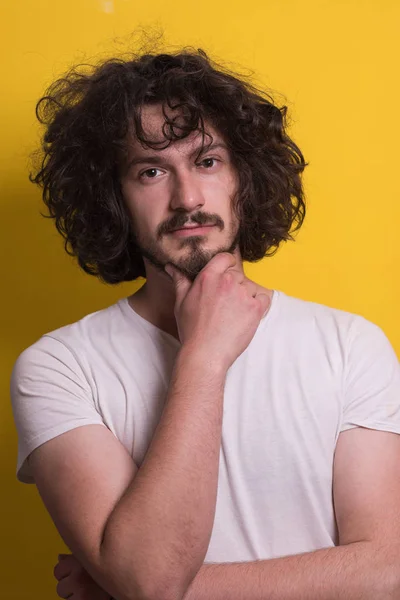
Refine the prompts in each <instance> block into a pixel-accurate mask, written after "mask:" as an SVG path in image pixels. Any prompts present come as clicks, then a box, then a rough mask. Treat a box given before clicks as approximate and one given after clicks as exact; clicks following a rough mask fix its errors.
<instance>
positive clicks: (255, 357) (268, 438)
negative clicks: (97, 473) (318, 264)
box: [11, 290, 400, 563]
mask: <svg viewBox="0 0 400 600" xmlns="http://www.w3.org/2000/svg"><path fill="white" fill-rule="evenodd" d="M179 348H180V343H179V342H178V340H176V339H175V338H174V337H173V336H171V335H169V334H168V333H165V332H164V331H162V330H161V329H159V328H158V327H156V326H155V325H153V324H151V323H149V322H148V321H147V320H145V319H143V318H142V317H140V316H139V315H138V314H137V313H136V312H135V311H134V310H133V309H132V308H131V306H130V305H129V304H128V301H127V298H122V299H121V300H119V301H118V302H116V303H115V304H113V305H111V306H109V307H107V308H105V309H103V310H100V311H97V312H95V313H92V314H89V315H87V316H85V317H84V318H82V319H81V320H79V321H77V322H76V323H72V324H70V325H66V326H64V327H61V328H59V329H57V330H55V331H52V332H50V333H48V334H45V335H43V336H42V337H41V338H40V339H39V340H38V341H37V342H35V343H34V344H33V345H31V346H30V347H28V348H27V349H26V350H24V351H23V352H22V353H21V354H20V356H19V357H18V359H17V361H16V363H15V365H14V369H13V372H12V377H11V398H12V406H13V412H14V418H15V423H16V427H17V431H18V460H17V477H18V480H19V481H21V482H24V483H34V481H33V478H32V476H31V473H30V470H29V466H28V464H27V462H26V458H27V456H28V455H29V454H30V452H32V450H34V449H35V448H37V447H38V446H40V445H41V444H43V443H44V442H46V441H48V440H50V439H52V438H54V437H55V436H58V435H60V434H62V433H64V432H66V431H68V430H70V429H73V428H75V427H80V426H83V425H88V424H91V423H99V424H101V425H104V426H106V427H108V428H109V429H110V430H111V431H112V432H113V433H114V435H115V436H116V437H117V438H118V439H119V440H120V442H121V443H122V444H123V445H124V446H125V448H126V449H127V450H128V452H129V453H130V454H131V456H132V458H133V460H134V461H135V462H136V464H137V465H138V466H139V467H140V465H141V463H142V461H143V459H144V456H145V454H146V451H147V449H148V446H149V444H150V442H151V439H152V436H153V434H154V431H155V428H156V426H157V423H158V421H159V419H160V417H161V412H162V409H163V405H164V402H165V399H166V395H167V392H168V386H169V381H170V377H171V373H172V369H173V365H174V361H175V358H176V353H177V352H178V350H179ZM357 426H362V427H367V428H370V429H379V430H382V431H390V432H394V433H400V368H399V361H398V359H397V356H396V354H395V352H394V350H393V348H392V346H391V345H390V343H389V341H388V339H387V337H386V335H385V334H384V333H383V331H382V330H381V329H380V328H379V327H378V326H377V325H375V324H373V323H371V322H370V321H368V320H366V319H364V318H363V317H361V316H358V315H354V314H351V313H348V312H345V311H341V310H338V309H334V308H329V307H327V306H324V305H321V304H317V303H313V302H308V301H304V300H300V299H298V298H294V297H292V296H289V295H287V294H285V293H284V292H282V291H278V290H275V291H274V294H273V299H272V303H271V307H270V310H269V312H268V313H267V315H266V316H265V317H264V318H263V319H262V320H261V322H260V325H259V327H258V329H257V331H256V334H255V336H254V338H253V339H252V341H251V342H250V344H249V346H248V347H247V348H246V350H245V351H244V352H243V353H242V354H241V355H240V356H239V358H238V359H237V360H236V361H235V363H234V364H233V365H232V366H231V368H230V369H229V371H228V373H227V377H226V384H225V395H224V412H223V426H222V443H221V451H220V462H219V479H218V495H217V504H216V514H215V521H214V526H213V530H212V536H211V540H210V544H209V548H208V552H207V555H206V558H205V562H216V563H218V562H243V561H254V560H262V559H269V558H274V557H279V556H285V555H290V554H297V553H301V552H310V551H313V550H317V549H319V548H327V547H331V546H334V545H337V543H338V537H337V528H336V522H335V515H334V509H333V501H332V467H333V458H334V452H335V445H336V442H337V439H338V436H339V433H340V432H341V431H344V430H346V429H350V428H352V427H357Z"/></svg>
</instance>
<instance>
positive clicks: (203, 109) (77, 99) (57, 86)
mask: <svg viewBox="0 0 400 600" xmlns="http://www.w3.org/2000/svg"><path fill="white" fill-rule="evenodd" d="M79 66H84V65H78V67H79ZM87 66H88V65H86V67H87ZM78 67H73V68H72V69H70V70H69V71H68V73H67V74H66V75H65V76H64V77H62V78H61V79H58V80H56V81H55V82H54V83H52V84H51V85H50V87H49V88H48V90H47V92H46V95H45V96H43V97H42V98H41V99H40V100H39V101H38V103H37V105H36V116H37V118H38V120H39V121H40V122H41V123H42V124H44V125H45V126H46V130H45V133H44V136H43V141H42V144H41V147H40V149H39V151H38V152H39V157H40V162H39V165H40V166H38V168H37V169H36V170H35V171H36V174H35V175H32V173H31V174H30V176H29V178H30V181H32V182H33V183H36V184H38V185H40V186H41V187H42V188H43V192H42V193H43V200H44V203H45V204H46V206H47V207H48V210H49V215H42V216H45V217H47V218H54V219H55V225H56V227H57V230H58V231H59V232H60V233H61V234H62V236H63V237H64V238H65V244H64V246H65V250H66V251H67V253H68V254H70V255H72V256H76V257H77V259H78V262H79V265H80V267H81V268H82V269H83V270H84V271H85V272H86V273H89V274H90V275H96V276H97V277H99V279H100V280H102V281H103V282H105V283H109V284H116V283H120V282H122V281H132V280H134V279H137V278H138V277H145V276H146V272H145V266H144V262H143V258H142V256H141V254H140V250H139V248H138V247H137V244H136V243H135V235H134V233H133V229H132V222H131V216H130V214H129V213H128V209H127V207H126V205H125V202H124V200H123V197H122V192H121V183H120V166H121V162H122V161H123V159H124V157H126V156H127V147H128V143H129V139H128V138H129V134H130V133H131V132H132V131H134V132H135V135H136V137H137V139H139V140H140V141H141V142H142V143H145V144H146V145H147V146H148V147H153V144H152V143H151V142H150V141H149V140H146V139H145V138H144V132H143V128H142V124H141V108H142V107H143V105H145V104H158V103H162V106H163V109H164V114H165V124H164V127H163V132H164V135H165V138H166V141H167V142H168V145H169V144H170V143H171V142H173V141H174V140H178V139H182V138H184V137H187V136H188V135H189V134H190V133H191V132H193V131H201V133H202V136H203V148H204V136H205V135H209V134H207V133H206V132H205V129H204V120H205V119H206V120H208V121H209V122H210V123H211V124H212V126H213V127H214V128H215V129H216V130H217V131H219V132H221V134H222V135H223V136H224V138H225V141H226V143H227V145H228V148H229V151H230V155H231V157H232V162H233V166H234V167H235V168H236V171H237V174H238V190H237V195H236V198H235V200H234V202H233V210H234V211H235V214H236V215H237V216H238V218H239V223H240V230H239V249H240V253H241V257H242V259H243V260H245V261H249V262H256V261H258V260H260V259H262V258H263V257H264V256H272V255H273V254H275V252H276V251H277V249H278V246H279V244H280V243H281V241H283V240H289V239H290V240H293V237H292V235H291V233H290V231H291V230H292V231H296V230H297V229H299V228H300V226H301V225H302V223H303V220H304V217H305V203H304V193H303V187H302V182H301V177H300V175H301V173H302V171H303V170H304V167H305V166H306V163H305V161H304V158H303V155H302V153H301V151H300V150H299V148H298V147H297V146H296V144H295V143H294V142H293V141H292V140H291V139H290V137H289V136H288V135H287V133H286V131H285V128H286V112H287V107H286V106H284V107H282V108H278V107H277V106H276V105H275V104H274V101H273V99H272V97H271V96H270V95H269V94H267V93H266V92H263V91H260V90H259V89H257V88H256V87H255V86H254V85H252V84H251V83H250V82H247V81H245V80H244V78H239V77H237V76H235V74H234V73H233V72H229V71H228V69H226V68H222V67H220V66H218V68H217V66H216V63H215V62H213V61H212V60H211V59H210V58H209V57H208V56H207V54H206V53H205V52H204V50H202V49H198V50H197V51H196V49H192V48H188V47H185V48H183V49H180V50H179V51H177V52H172V53H161V54H154V53H144V54H142V55H133V58H132V55H130V57H129V59H126V60H125V59H121V58H113V59H109V60H105V61H104V62H102V63H101V64H99V65H97V66H93V65H92V66H90V65H89V67H90V69H89V71H87V69H86V72H85V70H82V69H81V71H79V70H78ZM173 102H175V104H174V103H173ZM166 104H167V105H168V106H169V107H171V108H177V107H179V108H180V109H181V110H182V111H183V114H184V116H185V119H184V123H183V126H182V125H181V124H180V126H179V128H177V126H176V124H174V122H173V119H172V120H169V119H168V116H167V115H166V113H165V108H164V107H165V106H166ZM177 129H179V130H180V131H177ZM209 137H212V136H209ZM292 227H293V229H292Z"/></svg>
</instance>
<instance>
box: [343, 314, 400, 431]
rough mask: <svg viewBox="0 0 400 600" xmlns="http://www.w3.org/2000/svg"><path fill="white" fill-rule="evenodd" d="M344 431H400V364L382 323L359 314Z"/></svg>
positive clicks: (349, 360)
mask: <svg viewBox="0 0 400 600" xmlns="http://www.w3.org/2000/svg"><path fill="white" fill-rule="evenodd" d="M343 383H344V406H343V418H342V424H341V429H340V430H341V431H346V429H352V428H353V427H366V428H368V429H378V430H381V431H389V432H392V433H400V364H399V360H398V358H397V355H396V353H395V351H394V349H393V347H392V346H391V344H390V342H389V340H388V338H387V337H386V335H385V333H384V332H383V331H382V329H381V328H380V327H378V325H375V324H374V323H372V322H371V321H368V320H367V319H364V318H363V317H361V316H358V317H357V319H355V321H354V322H353V326H352V328H351V330H350V335H349V340H348V346H347V352H346V360H345V370H344V382H343Z"/></svg>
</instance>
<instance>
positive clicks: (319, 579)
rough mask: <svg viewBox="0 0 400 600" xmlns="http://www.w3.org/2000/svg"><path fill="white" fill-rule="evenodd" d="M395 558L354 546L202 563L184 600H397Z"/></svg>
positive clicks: (370, 545)
mask: <svg viewBox="0 0 400 600" xmlns="http://www.w3.org/2000/svg"><path fill="white" fill-rule="evenodd" d="M398 556H399V552H398V549H394V548H393V547H385V546H383V545H382V547H379V548H378V547H377V545H376V544H375V543H374V542H357V543H354V544H349V545H347V546H336V547H334V548H327V549H323V550H317V551H315V552H309V553H306V554H296V555H293V556H286V557H283V558H274V559H270V560H262V561H257V562H243V563H221V564H206V565H203V566H202V567H201V569H200V570H199V572H198V574H197V575H196V577H195V578H194V580H193V582H192V584H191V585H190V587H189V589H188V591H187V593H186V594H185V596H184V600H376V599H377V598H379V600H389V599H390V600H394V599H395V598H398V597H399V598H400V587H398V586H399V580H400V578H399V558H398ZM394 590H397V593H395V592H394Z"/></svg>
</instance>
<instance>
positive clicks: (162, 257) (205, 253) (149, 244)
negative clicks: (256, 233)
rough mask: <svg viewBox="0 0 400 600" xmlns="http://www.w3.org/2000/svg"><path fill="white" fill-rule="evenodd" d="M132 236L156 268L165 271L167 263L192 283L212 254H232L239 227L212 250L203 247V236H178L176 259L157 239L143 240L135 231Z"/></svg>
mask: <svg viewBox="0 0 400 600" xmlns="http://www.w3.org/2000/svg"><path fill="white" fill-rule="evenodd" d="M166 235H168V234H166ZM134 237H135V243H136V245H137V248H138V250H139V252H140V254H141V255H142V257H144V258H146V259H147V260H148V261H149V262H150V263H151V264H152V265H153V266H154V267H155V268H156V269H158V270H159V271H162V272H165V271H164V267H165V265H167V264H168V263H169V264H171V265H172V266H174V267H175V268H176V269H177V270H178V271H180V272H181V273H182V274H183V275H184V276H185V277H187V279H189V281H191V282H192V283H193V281H194V280H195V279H196V277H197V275H198V274H199V273H200V271H201V270H202V269H204V267H205V266H206V265H207V263H208V262H209V261H210V260H211V259H212V258H213V257H214V256H216V255H217V254H220V253H221V252H228V253H230V254H233V252H234V251H235V250H236V248H237V246H238V244H239V238H240V229H239V226H238V228H237V231H236V232H234V231H233V232H231V235H230V236H229V241H228V242H227V244H223V245H220V246H218V247H217V248H214V249H212V250H211V249H207V248H203V245H204V244H206V243H207V241H206V238H205V237H204V236H200V235H198V236H196V235H194V236H190V237H187V238H185V237H183V238H180V240H179V242H180V247H179V248H177V250H176V254H177V255H179V254H181V256H179V257H178V258H176V259H173V258H172V257H171V256H169V255H168V253H166V252H165V251H164V250H163V249H162V248H161V247H160V244H158V242H157V241H155V240H143V239H141V238H140V237H139V238H138V237H137V236H136V234H135V233H134Z"/></svg>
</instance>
